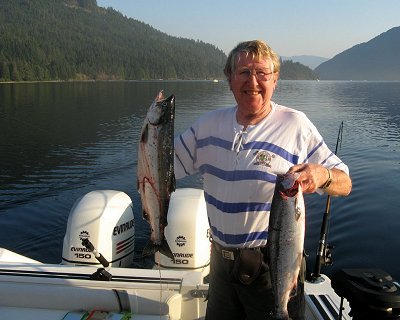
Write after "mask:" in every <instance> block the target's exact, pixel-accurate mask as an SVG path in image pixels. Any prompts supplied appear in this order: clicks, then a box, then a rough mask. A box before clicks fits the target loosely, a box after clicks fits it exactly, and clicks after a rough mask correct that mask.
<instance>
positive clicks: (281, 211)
mask: <svg viewBox="0 0 400 320" xmlns="http://www.w3.org/2000/svg"><path fill="white" fill-rule="evenodd" d="M304 234H305V205H304V198H303V193H302V187H301V184H299V183H298V182H297V181H296V176H295V175H294V174H285V175H278V176H277V180H276V185H275V191H274V196H273V199H272V205H271V212H270V218H269V227H268V242H267V247H268V264H269V267H270V272H271V281H272V289H273V292H274V297H275V307H274V318H275V319H289V315H288V309H287V304H288V302H289V300H290V298H291V297H292V296H294V295H295V294H296V288H297V279H298V275H299V272H300V266H301V262H302V259H303V251H304Z"/></svg>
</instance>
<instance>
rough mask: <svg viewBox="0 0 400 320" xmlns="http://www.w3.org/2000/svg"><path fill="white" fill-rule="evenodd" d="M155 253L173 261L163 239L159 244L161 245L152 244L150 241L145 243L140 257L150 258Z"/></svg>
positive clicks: (169, 249) (166, 243)
mask: <svg viewBox="0 0 400 320" xmlns="http://www.w3.org/2000/svg"><path fill="white" fill-rule="evenodd" d="M157 251H159V252H160V253H162V254H163V255H165V256H167V257H168V258H171V259H172V260H175V258H174V255H173V253H172V250H171V248H170V247H169V245H168V242H167V241H166V240H165V239H164V240H163V241H162V242H161V244H154V243H153V242H152V241H149V242H147V244H146V246H145V247H144V249H143V252H142V256H143V257H146V256H150V255H153V254H155V253H156V252H157Z"/></svg>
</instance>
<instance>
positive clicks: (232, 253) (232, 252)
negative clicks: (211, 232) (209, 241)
mask: <svg viewBox="0 0 400 320" xmlns="http://www.w3.org/2000/svg"><path fill="white" fill-rule="evenodd" d="M213 246H214V249H215V251H216V252H218V253H221V255H222V258H224V259H227V260H235V259H236V257H237V256H238V255H239V254H240V251H241V250H243V249H247V250H263V249H265V248H266V246H260V247H254V248H232V247H223V246H221V245H220V244H219V243H217V242H215V241H213Z"/></svg>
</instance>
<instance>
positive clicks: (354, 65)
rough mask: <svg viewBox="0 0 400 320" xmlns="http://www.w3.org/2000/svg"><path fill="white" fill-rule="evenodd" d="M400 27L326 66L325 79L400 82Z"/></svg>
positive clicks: (322, 68)
mask: <svg viewBox="0 0 400 320" xmlns="http://www.w3.org/2000/svg"><path fill="white" fill-rule="evenodd" d="M399 59H400V27H395V28H392V29H390V30H388V31H386V32H384V33H382V34H380V35H379V36H377V37H375V38H373V39H372V40H370V41H368V42H365V43H361V44H358V45H356V46H354V47H352V48H350V49H348V50H346V51H343V52H342V53H340V54H338V55H336V56H335V57H333V58H332V59H330V60H328V61H326V62H324V63H322V64H321V65H320V66H318V67H317V68H316V69H315V70H314V71H315V72H316V73H317V74H318V76H319V79H321V80H388V81H391V80H400V62H399Z"/></svg>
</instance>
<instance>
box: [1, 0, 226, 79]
mask: <svg viewBox="0 0 400 320" xmlns="http://www.w3.org/2000/svg"><path fill="white" fill-rule="evenodd" d="M0 21H1V23H0V30H1V31H0V78H2V79H3V80H50V79H158V78H164V79H169V78H173V79H175V78H180V79H192V78H201V79H205V78H222V77H223V72H222V69H223V66H224V63H225V59H226V55H225V54H224V53H223V52H222V51H221V50H219V49H217V48H216V47H215V46H212V45H210V44H206V43H203V42H199V41H194V40H188V39H182V38H176V37H171V36H168V35H166V34H165V33H162V32H160V31H157V30H156V29H154V28H152V27H150V26H149V25H147V24H145V23H142V22H139V21H136V20H134V19H128V18H126V17H124V16H123V15H122V14H120V13H119V12H117V11H115V10H113V9H110V8H109V9H103V8H100V7H98V6H97V3H96V1H95V0H35V1H32V0H18V1H15V0H1V1H0Z"/></svg>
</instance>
